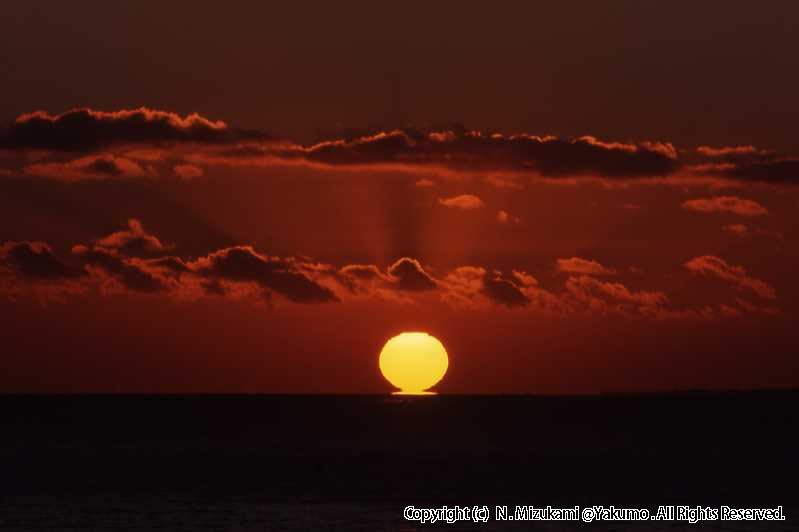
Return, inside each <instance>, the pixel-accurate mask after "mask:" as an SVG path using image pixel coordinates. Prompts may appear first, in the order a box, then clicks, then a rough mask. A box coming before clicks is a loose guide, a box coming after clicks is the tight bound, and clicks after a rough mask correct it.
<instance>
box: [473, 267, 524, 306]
mask: <svg viewBox="0 0 799 532" xmlns="http://www.w3.org/2000/svg"><path fill="white" fill-rule="evenodd" d="M483 292H484V293H485V294H486V295H487V296H488V297H489V298H491V299H492V300H494V301H495V302H497V303H501V304H503V305H505V306H507V307H511V308H512V307H523V306H526V305H528V304H530V298H529V297H527V296H526V295H525V293H524V292H522V290H521V287H520V286H519V285H517V284H516V283H514V282H513V281H511V280H509V279H505V278H503V277H501V276H500V275H498V274H497V273H496V272H495V273H494V274H493V275H491V274H489V273H486V274H485V275H484V276H483Z"/></svg>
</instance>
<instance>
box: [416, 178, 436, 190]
mask: <svg viewBox="0 0 799 532" xmlns="http://www.w3.org/2000/svg"><path fill="white" fill-rule="evenodd" d="M416 186H417V187H419V188H430V187H434V186H436V182H435V181H433V180H432V179H420V180H418V181H417V182H416Z"/></svg>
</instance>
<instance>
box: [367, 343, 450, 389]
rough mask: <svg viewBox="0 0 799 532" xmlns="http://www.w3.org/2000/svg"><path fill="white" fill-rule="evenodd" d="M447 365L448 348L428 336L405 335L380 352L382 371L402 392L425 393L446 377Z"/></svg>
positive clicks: (387, 344) (388, 344)
mask: <svg viewBox="0 0 799 532" xmlns="http://www.w3.org/2000/svg"><path fill="white" fill-rule="evenodd" d="M448 366H449V359H448V358H447V351H446V349H444V346H443V345H442V344H441V342H439V341H438V340H437V339H436V338H434V337H432V336H430V335H429V334H427V333H422V332H407V333H402V334H400V335H398V336H395V337H394V338H392V339H390V340H389V341H388V342H386V345H385V346H383V350H382V351H381V352H380V371H381V372H382V373H383V376H384V377H385V378H386V380H388V382H390V383H391V384H393V385H394V386H395V387H397V388H399V389H400V390H402V392H403V393H422V392H423V391H424V390H426V389H428V388H430V387H431V386H433V385H434V384H436V383H437V382H438V381H440V380H441V379H442V378H443V377H444V373H446V371H447V367H448Z"/></svg>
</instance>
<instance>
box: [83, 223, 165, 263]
mask: <svg viewBox="0 0 799 532" xmlns="http://www.w3.org/2000/svg"><path fill="white" fill-rule="evenodd" d="M95 246H97V247H99V248H103V249H105V250H116V251H119V252H120V253H123V254H125V255H132V256H136V257H141V256H148V255H161V254H164V253H165V252H166V251H167V250H168V249H169V247H168V246H165V245H164V244H162V243H161V241H160V240H159V239H158V238H157V237H155V236H153V235H151V234H148V233H147V232H146V231H145V230H144V227H143V226H142V224H141V222H140V221H139V220H136V219H135V218H131V219H130V220H128V228H127V229H125V230H123V231H117V232H115V233H112V234H110V235H108V236H106V237H104V238H101V239H99V240H96V241H95Z"/></svg>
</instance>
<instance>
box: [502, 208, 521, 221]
mask: <svg viewBox="0 0 799 532" xmlns="http://www.w3.org/2000/svg"><path fill="white" fill-rule="evenodd" d="M510 221H513V223H519V222H520V221H521V220H520V219H519V217H518V216H511V215H510V214H509V213H508V211H497V222H499V223H501V224H506V223H508V222H510Z"/></svg>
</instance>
